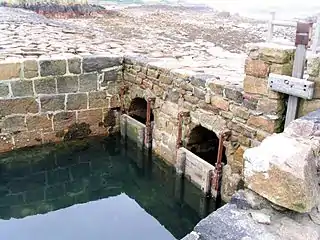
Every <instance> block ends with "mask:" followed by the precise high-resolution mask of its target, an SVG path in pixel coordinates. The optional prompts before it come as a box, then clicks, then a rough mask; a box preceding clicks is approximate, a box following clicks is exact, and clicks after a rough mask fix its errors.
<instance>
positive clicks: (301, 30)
mask: <svg viewBox="0 0 320 240" xmlns="http://www.w3.org/2000/svg"><path fill="white" fill-rule="evenodd" d="M309 31H310V24H309V23H298V24H297V33H296V42H295V43H296V46H297V49H296V52H295V56H294V62H293V70H292V77H296V78H303V73H304V67H305V61H306V53H307V46H308V43H309ZM298 103H299V98H298V97H295V96H291V95H289V99H288V105H287V113H286V120H285V127H287V126H288V125H289V123H290V122H292V121H293V120H294V119H296V116H297V111H298Z"/></svg>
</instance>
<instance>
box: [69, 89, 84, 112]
mask: <svg viewBox="0 0 320 240" xmlns="http://www.w3.org/2000/svg"><path fill="white" fill-rule="evenodd" d="M87 108H88V96H87V94H86V93H74V94H68V95H67V110H80V109H87Z"/></svg>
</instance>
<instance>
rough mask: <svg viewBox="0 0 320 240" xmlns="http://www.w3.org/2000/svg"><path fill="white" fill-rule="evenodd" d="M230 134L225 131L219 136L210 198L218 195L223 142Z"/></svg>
mask: <svg viewBox="0 0 320 240" xmlns="http://www.w3.org/2000/svg"><path fill="white" fill-rule="evenodd" d="M230 133H231V132H230V131H229V130H227V131H224V132H222V133H221V134H220V136H219V147H218V155H217V162H216V165H215V171H214V173H213V177H212V181H213V182H212V184H211V189H212V196H213V197H214V198H217V196H218V193H219V186H220V178H221V173H222V154H223V142H224V140H225V139H226V138H227V137H228V136H229V135H230Z"/></svg>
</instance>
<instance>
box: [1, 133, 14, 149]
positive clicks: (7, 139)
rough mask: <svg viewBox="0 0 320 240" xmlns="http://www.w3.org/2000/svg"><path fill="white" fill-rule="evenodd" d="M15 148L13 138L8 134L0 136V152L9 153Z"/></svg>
mask: <svg viewBox="0 0 320 240" xmlns="http://www.w3.org/2000/svg"><path fill="white" fill-rule="evenodd" d="M12 148H13V142H12V137H11V136H10V135H7V134H1V135H0V152H8V151H11V150H12Z"/></svg>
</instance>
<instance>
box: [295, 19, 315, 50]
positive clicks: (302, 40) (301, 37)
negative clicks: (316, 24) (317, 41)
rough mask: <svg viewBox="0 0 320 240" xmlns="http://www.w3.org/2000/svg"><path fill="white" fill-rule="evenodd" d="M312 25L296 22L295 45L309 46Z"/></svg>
mask: <svg viewBox="0 0 320 240" xmlns="http://www.w3.org/2000/svg"><path fill="white" fill-rule="evenodd" d="M312 25H313V24H312V23H306V22H298V23H297V31H296V40H295V45H296V46H298V45H305V46H306V47H307V46H309V45H310V42H311V37H312V36H311V34H312Z"/></svg>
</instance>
